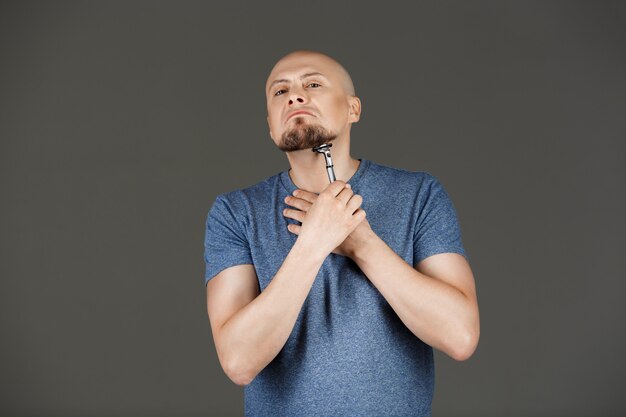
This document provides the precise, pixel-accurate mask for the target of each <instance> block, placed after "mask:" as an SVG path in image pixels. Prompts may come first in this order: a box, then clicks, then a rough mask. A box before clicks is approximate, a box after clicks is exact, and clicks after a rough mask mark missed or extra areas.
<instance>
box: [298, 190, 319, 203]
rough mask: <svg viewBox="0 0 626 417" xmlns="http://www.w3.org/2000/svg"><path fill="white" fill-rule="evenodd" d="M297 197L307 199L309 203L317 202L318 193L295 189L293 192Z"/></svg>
mask: <svg viewBox="0 0 626 417" xmlns="http://www.w3.org/2000/svg"><path fill="white" fill-rule="evenodd" d="M292 194H293V195H294V196H295V197H296V198H301V199H303V200H305V201H308V202H309V203H315V200H317V194H315V193H312V192H310V191H305V190H300V189H298V190H295V191H294V192H293V193H292Z"/></svg>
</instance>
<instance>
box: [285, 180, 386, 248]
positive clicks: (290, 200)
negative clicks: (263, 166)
mask: <svg viewBox="0 0 626 417" xmlns="http://www.w3.org/2000/svg"><path fill="white" fill-rule="evenodd" d="M316 199H317V194H315V193H312V192H309V191H305V190H301V189H297V190H295V191H294V194H292V195H290V196H288V197H287V198H286V199H285V203H286V204H287V205H289V206H292V207H295V209H292V208H288V209H287V211H286V213H283V215H284V216H285V217H288V218H290V219H294V220H296V221H299V222H300V223H303V222H304V220H305V217H306V213H307V211H308V210H309V208H310V207H311V205H313V203H314V202H315V200H316ZM300 227H301V226H299V225H296V224H290V225H288V226H287V229H288V230H289V231H290V232H292V233H295V234H296V235H298V234H299V233H300ZM373 233H374V232H373V230H372V228H371V227H370V224H369V222H368V221H367V217H366V218H365V219H363V221H362V222H361V223H359V225H358V226H357V227H356V229H354V230H353V231H352V233H350V234H349V235H348V237H347V238H346V239H345V240H344V241H343V242H342V243H341V245H339V246H337V247H336V248H335V249H333V251H332V253H334V254H337V255H341V256H347V257H349V258H352V257H353V255H354V252H355V251H356V249H358V247H359V245H362V244H363V243H365V242H366V241H367V239H369V238H370V237H371V235H372V234H373Z"/></svg>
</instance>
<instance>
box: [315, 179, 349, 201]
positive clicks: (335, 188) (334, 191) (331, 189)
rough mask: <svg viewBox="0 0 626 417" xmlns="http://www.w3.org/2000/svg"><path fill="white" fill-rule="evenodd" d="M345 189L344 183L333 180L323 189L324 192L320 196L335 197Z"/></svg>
mask: <svg viewBox="0 0 626 417" xmlns="http://www.w3.org/2000/svg"><path fill="white" fill-rule="evenodd" d="M345 187H346V183H345V181H341V180H335V181H333V182H331V183H330V184H329V185H328V187H326V188H325V189H324V191H322V193H321V194H328V195H330V196H331V197H333V198H334V197H337V195H338V194H339V193H340V192H341V191H343V189H344V188H345Z"/></svg>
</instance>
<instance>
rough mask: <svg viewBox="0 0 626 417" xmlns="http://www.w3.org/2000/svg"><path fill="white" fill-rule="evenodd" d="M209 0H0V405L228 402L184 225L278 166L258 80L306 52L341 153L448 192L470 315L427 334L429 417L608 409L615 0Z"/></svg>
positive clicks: (614, 208)
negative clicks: (445, 330)
mask: <svg viewBox="0 0 626 417" xmlns="http://www.w3.org/2000/svg"><path fill="white" fill-rule="evenodd" d="M231 3H233V4H228V2H226V1H223V2H221V3H219V4H218V3H217V2H184V3H181V2H169V3H163V2H143V3H140V2H99V3H98V2H54V3H53V2H2V3H1V4H0V138H1V141H0V193H1V194H0V196H1V198H0V230H1V233H0V273H1V280H0V332H1V333H0V335H1V340H2V342H1V343H0V414H2V415H11V416H27V415H28V416H38V415H40V416H51V415H59V416H61V415H62V416H159V415H162V416H200V415H227V414H229V413H232V414H233V415H237V414H242V413H243V390H242V388H241V387H238V386H236V385H234V384H233V383H232V382H230V380H229V379H228V378H227V377H226V376H225V375H224V373H223V372H222V370H221V368H220V365H219V363H218V360H217V355H216V352H215V349H214V346H213V342H212V337H211V332H210V327H209V323H208V318H207V315H206V304H205V303H206V301H205V289H204V282H203V272H204V264H203V257H202V254H203V244H202V243H203V238H204V221H205V219H206V213H207V210H208V208H209V207H210V205H211V204H212V202H213V199H214V198H215V196H216V195H217V194H218V193H221V192H225V191H229V190H233V189H236V188H243V187H246V186H248V185H252V184H254V183H256V182H258V181H261V180H262V179H264V178H266V177H268V176H270V175H273V174H275V173H277V172H279V171H282V170H284V169H287V168H288V164H287V159H286V158H285V156H284V154H282V152H280V151H279V150H278V149H277V148H276V147H275V145H274V144H273V142H272V141H271V139H270V137H269V134H268V127H267V124H266V120H265V117H266V108H265V97H264V92H263V87H264V82H265V78H266V77H267V75H268V73H269V70H270V69H271V66H272V65H273V63H274V62H275V60H276V59H277V58H279V57H280V56H282V55H283V54H284V53H287V52H289V51H290V50H292V49H296V48H310V49H316V50H320V51H323V52H326V53H328V54H330V55H331V56H334V57H336V58H337V59H338V60H339V61H340V62H342V63H343V64H344V65H345V66H346V67H347V68H348V70H349V71H350V72H351V74H352V76H353V79H354V82H355V84H356V87H357V93H358V95H359V96H360V97H361V99H362V103H363V114H362V119H361V121H360V122H359V123H358V124H357V125H355V126H354V127H353V130H352V155H353V156H354V157H356V158H360V157H363V158H367V159H370V160H373V161H375V162H378V163H382V164H386V165H390V166H395V167H400V168H404V169H409V170H414V171H428V172H431V173H432V174H434V175H436V176H437V177H438V178H439V179H440V180H441V181H442V183H443V184H444V186H445V187H446V189H447V191H448V192H449V194H450V196H451V198H452V200H453V202H454V204H455V207H456V209H457V211H458V215H459V221H460V224H461V228H462V233H463V241H464V244H465V247H466V250H467V252H468V254H469V256H470V257H471V260H472V267H473V270H474V273H475V277H476V282H477V290H478V298H479V304H480V312H481V331H482V334H481V340H480V345H479V347H478V349H477V351H476V353H475V354H474V356H473V357H472V358H471V359H470V360H469V361H467V362H455V361H453V360H452V359H450V358H448V357H447V356H445V355H444V354H441V353H439V352H437V356H436V367H437V378H436V394H435V400H434V412H435V415H436V416H503V415H507V416H516V415H519V416H525V415H533V416H544V415H545V416H553V415H568V416H588V415H594V416H600V415H620V414H621V415H624V413H625V412H626V399H625V396H624V395H623V394H622V391H623V387H624V384H625V383H626V381H625V371H626V364H625V360H624V352H626V339H625V336H624V328H625V327H626V326H625V325H626V323H625V322H626V311H625V310H626V307H625V305H626V304H625V303H624V299H625V297H624V295H625V289H626V283H625V282H626V280H625V278H626V277H625V273H624V271H625V270H626V262H625V258H626V257H625V256H624V254H625V249H626V242H625V240H626V230H625V229H626V228H625V222H624V213H625V212H626V210H625V208H626V207H625V206H626V204H625V201H624V200H625V195H626V193H625V192H624V191H625V184H624V183H625V180H626V172H625V171H626V163H625V160H624V159H625V155H626V149H625V143H626V141H625V140H624V139H625V136H626V122H625V121H624V120H625V118H624V114H625V110H626V81H625V80H626V77H625V76H624V74H626V52H625V51H626V6H625V3H624V2H608V1H605V2H600V1H589V2H574V1H572V2H496V1H494V2H428V3H415V2H408V1H407V2H397V3H396V2H391V1H386V2H383V4H384V8H383V7H381V6H373V5H366V4H364V2H357V1H354V2H337V4H334V3H333V2H303V3H301V4H297V3H294V2H288V1H271V2H265V3H260V2H253V1H248V2H231ZM373 4H374V3H373ZM375 4H378V2H376V3H375Z"/></svg>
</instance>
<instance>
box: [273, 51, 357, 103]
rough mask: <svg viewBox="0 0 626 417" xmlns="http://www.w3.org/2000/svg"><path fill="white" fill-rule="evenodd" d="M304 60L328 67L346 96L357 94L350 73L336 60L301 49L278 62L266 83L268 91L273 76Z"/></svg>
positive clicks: (319, 53)
mask: <svg viewBox="0 0 626 417" xmlns="http://www.w3.org/2000/svg"><path fill="white" fill-rule="evenodd" d="M296 59H297V60H300V61H301V60H302V59H305V60H306V59H310V60H313V61H315V62H319V63H320V64H323V65H324V67H326V71H329V72H332V75H334V76H335V78H336V79H337V80H338V81H339V83H340V85H341V86H342V88H343V90H344V92H345V93H346V95H349V96H354V95H356V92H355V90H354V84H353V83H352V78H351V77H350V74H349V73H348V71H347V70H346V69H345V68H344V67H343V65H341V64H340V63H339V62H337V61H336V60H335V59H333V58H331V57H329V56H328V55H326V54H323V53H321V52H317V51H310V50H306V49H300V50H297V51H293V52H290V53H288V54H287V55H285V56H283V57H282V58H280V59H279V60H278V62H276V64H275V65H274V67H273V68H272V71H271V72H270V76H269V77H268V79H267V83H266V91H267V88H268V87H269V86H270V84H271V83H272V82H273V81H274V80H273V76H274V75H276V74H277V72H279V71H280V70H281V69H282V68H285V67H289V65H290V64H291V63H292V62H293V61H295V60H296Z"/></svg>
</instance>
